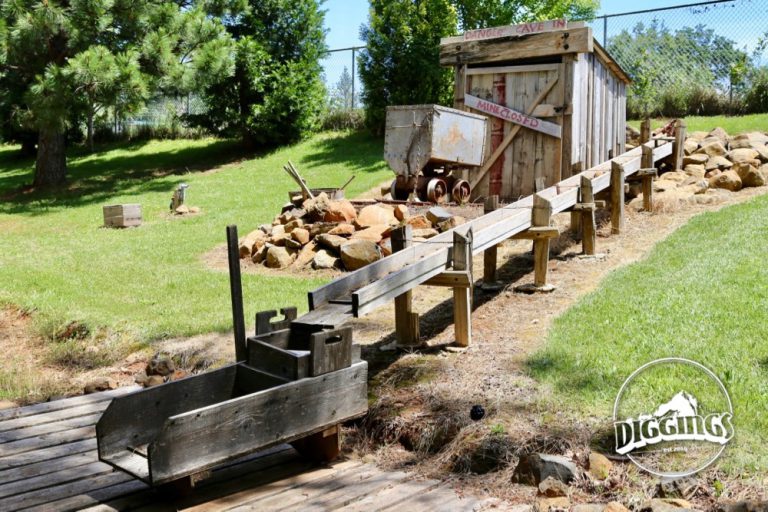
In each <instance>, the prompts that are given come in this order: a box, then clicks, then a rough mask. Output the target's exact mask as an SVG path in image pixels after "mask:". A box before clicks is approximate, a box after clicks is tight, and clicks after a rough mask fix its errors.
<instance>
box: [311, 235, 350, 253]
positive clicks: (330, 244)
mask: <svg viewBox="0 0 768 512" xmlns="http://www.w3.org/2000/svg"><path fill="white" fill-rule="evenodd" d="M315 240H316V241H317V243H319V244H320V245H322V246H323V247H325V248H326V249H330V250H331V251H332V252H334V253H335V254H338V253H339V249H340V248H341V246H342V245H343V244H345V243H347V239H346V238H343V237H340V236H337V235H331V234H328V233H324V234H322V235H317V237H316V238H315Z"/></svg>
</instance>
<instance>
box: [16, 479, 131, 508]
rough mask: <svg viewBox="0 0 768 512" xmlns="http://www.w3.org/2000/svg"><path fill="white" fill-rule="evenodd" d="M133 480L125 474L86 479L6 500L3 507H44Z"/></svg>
mask: <svg viewBox="0 0 768 512" xmlns="http://www.w3.org/2000/svg"><path fill="white" fill-rule="evenodd" d="M132 480H133V481H136V480H135V479H134V478H133V477H132V476H130V475H127V474H125V473H123V472H113V473H108V474H106V475H98V476H94V477H91V478H84V479H82V480H78V481H77V482H70V483H65V484H61V485H56V486H54V487H48V488H47V489H40V490H36V491H31V492H26V493H24V494H17V495H16V496H12V497H10V498H6V499H4V500H3V503H2V505H3V507H4V508H5V509H6V510H21V509H24V508H28V507H34V506H37V505H44V504H47V503H51V502H54V501H58V500H62V499H65V498H71V497H73V496H77V495H79V494H84V493H88V494H92V493H93V492H94V491H97V490H99V489H103V488H104V487H109V486H112V485H117V484H122V483H125V482H129V481H132ZM51 510H55V509H51Z"/></svg>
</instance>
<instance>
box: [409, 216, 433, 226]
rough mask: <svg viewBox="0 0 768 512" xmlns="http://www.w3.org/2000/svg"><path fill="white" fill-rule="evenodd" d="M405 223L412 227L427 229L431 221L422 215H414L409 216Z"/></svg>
mask: <svg viewBox="0 0 768 512" xmlns="http://www.w3.org/2000/svg"><path fill="white" fill-rule="evenodd" d="M405 223H406V224H408V225H409V226H411V227H412V228H413V229H427V228H431V227H432V223H431V222H429V220H427V218H426V217H425V216H424V215H414V216H413V217H409V218H408V220H406V221H405Z"/></svg>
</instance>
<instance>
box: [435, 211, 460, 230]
mask: <svg viewBox="0 0 768 512" xmlns="http://www.w3.org/2000/svg"><path fill="white" fill-rule="evenodd" d="M465 222H467V219H465V218H464V217H461V216H459V215H454V216H453V217H451V218H450V219H448V220H444V221H443V222H441V223H440V224H438V225H437V228H438V229H439V230H440V232H441V233H442V232H444V231H449V230H451V229H453V228H455V227H456V226H460V225H462V224H464V223H465Z"/></svg>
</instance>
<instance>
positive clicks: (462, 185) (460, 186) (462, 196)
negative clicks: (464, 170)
mask: <svg viewBox="0 0 768 512" xmlns="http://www.w3.org/2000/svg"><path fill="white" fill-rule="evenodd" d="M471 193H472V189H471V188H470V186H469V182H468V181H467V180H456V183H454V184H453V189H452V190H451V197H453V200H454V201H456V202H457V203H459V204H464V203H466V202H467V201H469V195H470V194H471Z"/></svg>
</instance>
